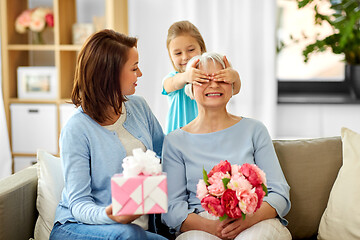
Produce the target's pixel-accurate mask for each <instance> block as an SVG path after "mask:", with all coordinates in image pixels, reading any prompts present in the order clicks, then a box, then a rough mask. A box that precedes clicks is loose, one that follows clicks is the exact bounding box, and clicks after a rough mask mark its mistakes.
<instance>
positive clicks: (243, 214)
mask: <svg viewBox="0 0 360 240" xmlns="http://www.w3.org/2000/svg"><path fill="white" fill-rule="evenodd" d="M241 216H242V219H243V220H245V218H246V214H245V213H243V212H241Z"/></svg>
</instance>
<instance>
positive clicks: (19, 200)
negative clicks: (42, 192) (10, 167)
mask: <svg viewBox="0 0 360 240" xmlns="http://www.w3.org/2000/svg"><path fill="white" fill-rule="evenodd" d="M36 189H37V174H36V166H31V167H28V168H26V169H23V170H21V171H19V172H17V173H15V174H13V175H11V176H9V177H6V178H4V179H1V180H0V239H29V238H30V237H33V234H34V226H35V221H36V218H37V211H36V207H35V202H36Z"/></svg>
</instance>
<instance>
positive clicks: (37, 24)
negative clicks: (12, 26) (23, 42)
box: [29, 15, 45, 32]
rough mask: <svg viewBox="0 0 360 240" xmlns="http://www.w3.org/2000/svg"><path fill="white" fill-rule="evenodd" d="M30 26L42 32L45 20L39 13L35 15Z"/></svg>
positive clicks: (35, 30)
mask: <svg viewBox="0 0 360 240" xmlns="http://www.w3.org/2000/svg"><path fill="white" fill-rule="evenodd" d="M29 28H30V30H31V31H34V32H41V31H42V30H44V28H45V20H44V19H43V18H41V17H39V16H37V15H33V16H32V17H31V23H30V26H29Z"/></svg>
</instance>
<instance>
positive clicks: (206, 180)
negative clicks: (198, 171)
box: [203, 167, 210, 186]
mask: <svg viewBox="0 0 360 240" xmlns="http://www.w3.org/2000/svg"><path fill="white" fill-rule="evenodd" d="M203 179H204V182H205V184H206V185H207V186H209V185H210V183H209V181H208V180H209V178H208V175H207V172H206V170H205V168H204V167H203Z"/></svg>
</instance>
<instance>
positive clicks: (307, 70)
mask: <svg viewBox="0 0 360 240" xmlns="http://www.w3.org/2000/svg"><path fill="white" fill-rule="evenodd" d="M331 1H334V0H329V1H321V0H314V2H316V3H317V4H318V5H319V6H320V8H318V11H319V12H321V13H325V11H332V10H330V4H331ZM297 4H298V3H297V1H296V0H277V5H278V18H277V39H278V53H277V58H276V66H277V69H276V74H277V79H278V103H310V104H313V103H340V104H343V103H355V102H356V103H358V102H359V101H358V100H356V98H355V97H354V94H353V93H352V91H351V90H350V89H349V86H348V83H347V81H345V77H344V72H345V63H344V62H343V59H344V56H343V55H340V54H334V53H332V51H331V49H328V50H327V51H325V52H321V53H312V55H311V56H310V58H309V60H308V62H307V63H305V62H304V56H303V54H302V52H303V50H304V49H305V46H307V45H308V44H310V43H313V42H314V41H315V39H316V36H317V34H319V36H318V37H319V38H322V36H324V37H325V36H328V35H329V34H331V33H332V31H333V30H332V28H331V26H329V25H326V23H325V24H323V25H321V26H319V25H315V22H314V15H315V10H314V8H313V7H311V6H305V7H304V8H301V9H299V8H298V6H297Z"/></svg>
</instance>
